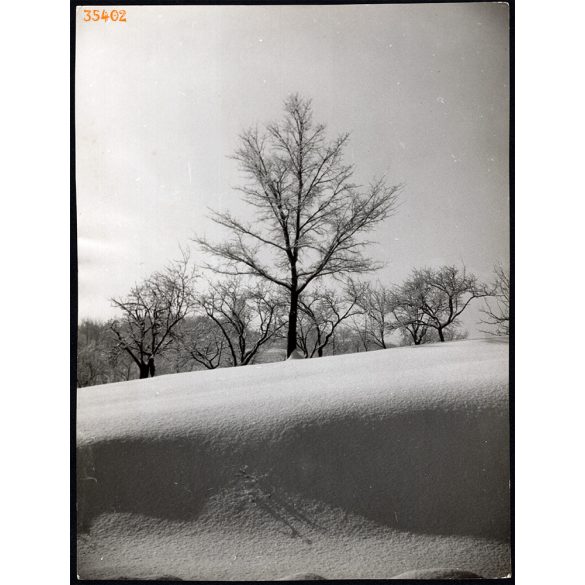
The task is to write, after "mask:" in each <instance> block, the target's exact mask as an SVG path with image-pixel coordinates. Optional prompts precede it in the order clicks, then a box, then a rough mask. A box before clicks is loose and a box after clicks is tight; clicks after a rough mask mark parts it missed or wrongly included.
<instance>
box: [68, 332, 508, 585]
mask: <svg viewBox="0 0 585 585" xmlns="http://www.w3.org/2000/svg"><path fill="white" fill-rule="evenodd" d="M77 433H78V524H79V538H78V573H79V574H80V576H81V577H83V578H96V579H103V578H116V577H131V578H145V579H148V578H157V577H158V578H159V577H161V576H164V575H172V576H175V577H177V578H182V579H206V580H214V579H227V580H238V579H278V578H282V577H284V576H286V575H287V574H292V573H317V574H320V575H323V576H324V577H326V578H328V579H343V578H389V577H391V576H393V575H396V574H398V573H402V572H404V571H410V570H421V569H428V568H432V567H450V568H457V569H461V570H467V571H473V572H475V573H479V574H482V575H484V576H503V575H506V574H507V573H509V571H510V566H509V563H510V561H509V542H508V540H509V531H510V523H509V513H510V512H509V483H508V481H509V419H508V344H507V339H506V338H495V339H491V340H474V341H459V342H452V343H443V344H436V345H429V346H419V347H405V348H396V349H390V350H383V351H376V352H368V353H360V354H351V355H342V356H335V357H327V358H321V359H314V360H296V361H286V362H278V363H272V364H263V365H258V366H247V367H243V368H229V369H222V370H216V371H211V372H196V373H187V374H175V375H169V376H161V377H158V378H152V379H148V380H136V381H131V382H124V383H119V384H109V385H104V386H96V387H90V388H83V389H80V390H78V411H77Z"/></svg>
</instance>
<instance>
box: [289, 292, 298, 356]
mask: <svg viewBox="0 0 585 585" xmlns="http://www.w3.org/2000/svg"><path fill="white" fill-rule="evenodd" d="M298 306H299V293H298V292H297V290H296V283H293V287H292V290H291V292H290V310H289V312H288V335H287V343H286V357H287V358H288V357H290V354H291V353H292V352H293V351H294V350H295V349H296V348H297V316H298Z"/></svg>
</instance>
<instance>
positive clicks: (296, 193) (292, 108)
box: [196, 95, 399, 355]
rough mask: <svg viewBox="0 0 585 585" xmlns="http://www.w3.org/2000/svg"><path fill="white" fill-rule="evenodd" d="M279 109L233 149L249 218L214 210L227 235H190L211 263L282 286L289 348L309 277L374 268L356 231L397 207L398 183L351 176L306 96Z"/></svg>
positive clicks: (340, 147) (338, 144)
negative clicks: (363, 182) (279, 114)
mask: <svg viewBox="0 0 585 585" xmlns="http://www.w3.org/2000/svg"><path fill="white" fill-rule="evenodd" d="M284 111H285V115H284V119H283V121H282V122H279V123H272V124H268V125H267V126H266V128H265V129H264V130H263V131H260V130H258V129H257V128H253V129H250V130H247V131H245V132H244V133H243V134H242V135H241V136H240V145H239V148H238V149H237V150H236V153H235V155H234V158H235V160H237V161H238V162H239V163H240V166H241V169H242V170H243V172H244V173H245V175H246V177H247V179H248V182H247V184H246V185H244V186H242V187H240V188H239V191H240V193H241V194H242V196H243V199H244V201H245V202H246V203H247V204H248V205H250V206H251V207H252V208H254V210H255V212H256V219H255V221H254V222H247V221H244V220H241V219H238V218H236V217H234V216H233V215H232V214H231V213H230V212H214V214H213V216H212V219H213V221H214V222H215V223H216V224H218V225H220V226H223V227H225V228H227V229H228V230H229V231H230V232H231V238H230V239H229V240H228V241H224V242H220V243H214V242H210V241H209V240H208V239H206V238H205V237H200V238H197V239H196V241H197V242H198V243H199V244H200V246H201V247H202V249H203V250H204V251H206V252H209V253H211V254H213V255H214V256H215V257H216V258H217V259H219V260H220V263H219V264H216V265H211V266H209V267H210V268H211V269H212V270H215V271H216V272H218V273H223V274H229V275H253V276H256V277H260V278H262V279H265V280H267V281H269V282H272V283H274V284H276V285H278V286H280V287H283V288H284V289H286V294H287V296H288V299H289V300H288V305H289V309H288V332H287V355H290V354H291V353H292V352H293V351H294V349H295V347H296V344H297V318H298V306H299V298H300V297H301V295H302V293H303V292H304V291H305V289H306V288H307V286H309V284H311V282H313V281H314V280H316V279H320V278H322V277H324V276H327V275H347V274H356V273H358V274H359V273H365V272H369V271H371V270H375V269H377V268H379V264H378V263H376V262H374V261H372V260H371V259H369V258H367V257H365V256H364V255H363V248H364V246H366V245H367V244H368V243H369V242H368V241H366V240H364V239H362V236H363V235H364V234H365V233H366V232H369V231H370V230H372V229H373V228H374V227H375V226H376V225H377V224H379V223H380V222H381V221H383V220H384V219H386V218H387V217H388V216H389V215H390V214H391V213H392V212H393V211H394V210H395V208H396V202H397V197H398V192H399V187H398V186H392V187H389V186H387V185H386V183H385V181H384V180H376V181H374V182H373V183H371V184H370V185H369V186H367V187H360V186H358V185H356V184H355V183H353V182H352V175H353V172H354V169H353V166H352V165H348V164H345V163H344V161H343V151H344V148H345V147H346V145H347V143H348V140H349V135H348V134H342V135H340V136H338V137H337V138H336V139H334V140H331V141H329V140H327V138H326V132H325V126H324V125H323V124H317V123H315V122H314V121H313V112H312V107H311V101H310V100H308V99H303V98H301V97H299V96H298V95H292V96H290V97H289V98H288V99H287V100H286V101H285V103H284Z"/></svg>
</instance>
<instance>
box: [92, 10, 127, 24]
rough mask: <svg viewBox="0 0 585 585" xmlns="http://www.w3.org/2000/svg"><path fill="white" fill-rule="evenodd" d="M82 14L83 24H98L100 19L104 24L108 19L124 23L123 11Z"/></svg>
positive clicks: (124, 12)
mask: <svg viewBox="0 0 585 585" xmlns="http://www.w3.org/2000/svg"><path fill="white" fill-rule="evenodd" d="M83 12H84V17H83V22H90V21H93V22H98V21H99V20H100V19H101V20H105V21H106V22H108V20H109V19H111V20H112V21H113V22H116V21H118V22H126V11H125V10H119V11H118V10H112V11H111V12H106V11H105V10H102V13H101V14H100V11H99V10H84V11H83Z"/></svg>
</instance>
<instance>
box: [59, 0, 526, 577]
mask: <svg viewBox="0 0 585 585" xmlns="http://www.w3.org/2000/svg"><path fill="white" fill-rule="evenodd" d="M72 18H73V20H74V22H72V27H73V30H74V38H72V43H73V44H72V52H73V55H74V70H73V71H72V75H73V82H74V87H73V95H74V104H73V105H74V113H73V115H74V121H75V130H74V132H75V133H74V145H73V147H74V160H73V161H72V163H73V165H74V173H75V175H74V176H75V185H74V189H73V190H74V193H73V198H74V204H75V217H74V221H75V227H76V233H75V234H73V237H74V238H75V252H76V258H75V260H76V279H77V280H76V282H77V297H76V299H74V302H75V307H76V314H77V320H76V323H75V324H74V327H76V339H75V342H74V346H73V350H72V352H73V353H74V355H72V360H73V364H74V365H73V367H74V373H75V375H76V380H75V384H74V388H73V389H72V392H73V393H74V400H73V407H74V433H75V445H74V450H75V469H74V472H75V493H74V497H75V514H74V515H75V519H74V524H75V534H74V535H73V538H74V540H75V559H74V563H75V573H76V576H77V578H78V579H80V580H90V581H92V580H96V581H99V580H113V581H117V580H125V581H127V580H156V581H278V580H300V581H310V580H365V579H370V580H386V579H396V580H401V579H404V580H411V579H414V580H446V579H448V580H464V581H467V580H470V579H512V578H513V574H512V573H513V570H512V550H511V549H512V544H513V541H512V528H513V514H512V501H511V500H512V498H511V482H512V480H513V477H512V475H513V469H512V461H511V459H512V450H511V433H512V427H511V416H510V409H511V405H510V390H511V389H510V382H511V378H512V376H511V371H512V370H511V368H513V363H512V362H513V360H511V347H513V335H514V326H513V325H514V324H513V315H512V314H511V305H512V301H513V284H514V282H513V271H512V270H511V262H512V260H513V253H512V252H513V246H512V244H513V242H512V228H513V217H512V213H511V210H512V204H511V176H510V175H511V154H512V153H511V148H512V141H511V124H510V119H511V118H510V117H511V112H512V107H511V87H510V86H511V50H512V47H511V46H510V39H511V34H510V33H511V8H510V5H509V4H508V3H504V2H452V3H441V2H437V3H433V2H420V3H416V2H414V3H411V4H406V3H378V4H327V5H317V4H314V5H312V4H304V5H280V4H267V3H258V4H251V5H218V4H209V5H202V4H196V5H195V4H194V5H190V4H184V5H181V4H176V3H172V4H171V3H169V4H165V3H164V2H160V3H159V4H158V5H150V4H144V5H134V4H130V3H125V4H123V5H102V4H100V5H99V6H94V5H91V4H87V5H86V4H83V3H76V5H75V11H74V12H73V16H72ZM512 308H513V307H512ZM511 342H512V346H511ZM49 349H50V348H49Z"/></svg>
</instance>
